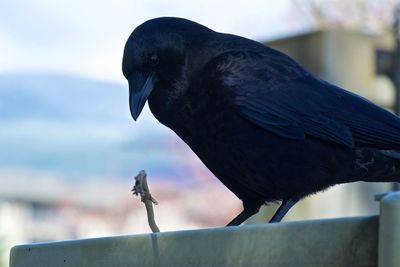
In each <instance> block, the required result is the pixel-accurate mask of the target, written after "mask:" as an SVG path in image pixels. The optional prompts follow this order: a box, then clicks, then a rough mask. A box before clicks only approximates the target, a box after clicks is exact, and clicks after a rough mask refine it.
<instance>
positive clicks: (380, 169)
mask: <svg viewBox="0 0 400 267" xmlns="http://www.w3.org/2000/svg"><path fill="white" fill-rule="evenodd" d="M122 70H123V74H124V76H125V77H126V79H127V80H128V82H129V104H130V111H131V114H132V117H133V118H134V119H135V120H136V119H137V118H138V116H139V114H140V112H141V110H142V108H143V106H144V104H145V102H146V100H148V102H149V107H150V109H151V111H152V113H153V114H154V116H155V117H156V118H157V119H158V120H159V121H160V122H161V123H162V124H164V125H166V126H167V127H169V128H171V129H172V130H173V131H174V132H175V133H176V134H177V135H178V136H179V137H180V138H182V140H183V141H185V142H186V143H187V144H188V145H189V146H190V148H191V149H192V150H193V151H194V152H195V153H196V154H197V156H198V157H199V158H200V159H201V160H202V162H203V163H204V164H205V165H206V166H207V167H208V168H209V169H210V170H211V171H212V172H213V173H214V174H215V176H216V177H218V179H220V180H221V182H222V183H223V184H224V185H225V186H227V187H228V188H229V189H230V190H231V191H232V192H233V193H234V194H235V195H236V196H237V197H238V198H240V199H241V200H242V201H243V207H244V210H243V212H241V213H240V214H239V215H238V216H237V217H236V218H234V219H233V220H232V221H231V222H230V223H229V224H228V225H239V224H241V223H242V222H244V221H245V220H246V219H247V218H249V217H250V216H252V215H253V214H255V213H257V212H258V210H259V208H260V206H261V205H263V204H265V203H268V202H275V201H281V202H282V203H281V205H280V207H279V209H278V211H277V212H276V213H275V215H274V216H273V217H272V219H271V220H270V222H279V221H280V220H281V219H282V217H283V216H284V215H285V214H286V213H287V211H288V210H289V209H290V208H291V207H292V206H293V205H294V204H295V203H296V202H297V201H299V200H300V199H302V198H304V197H306V196H307V195H309V194H312V193H315V192H317V191H320V190H323V189H326V188H328V187H329V186H332V185H335V184H341V183H348V182H355V181H367V182H372V181H373V182H394V181H400V179H399V177H400V153H399V152H398V151H397V150H400V119H399V118H398V117H396V116H395V115H393V114H391V113H390V112H388V111H386V110H384V109H382V108H380V107H378V106H376V105H375V104H373V103H371V102H369V101H368V100H365V99H364V98H362V97H360V96H357V95H355V94H352V93H350V92H348V91H345V90H343V89H341V88H339V87H337V86H335V85H332V84H330V83H328V82H326V81H323V80H321V79H319V78H318V77H316V76H315V75H313V74H312V73H310V72H308V71H307V70H305V69H304V68H303V67H302V66H300V65H299V64H298V63H297V62H296V61H294V60H293V59H291V58H290V57H289V56H287V55H285V54H284V53H281V52H279V51H276V50H274V49H271V48H269V47H266V46H264V45H263V44H261V43H258V42H255V41H252V40H249V39H246V38H243V37H240V36H235V35H231V34H224V33H219V32H215V31H213V30H211V29H209V28H207V27H205V26H202V25H200V24H198V23H195V22H192V21H189V20H186V19H181V18H172V17H163V18H156V19H152V20H149V21H146V22H145V23H143V24H141V25H140V26H138V27H137V28H136V29H135V30H134V31H133V33H132V34H131V35H130V37H129V39H128V41H127V42H126V45H125V50H124V56H123V64H122Z"/></svg>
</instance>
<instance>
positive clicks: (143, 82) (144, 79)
mask: <svg viewBox="0 0 400 267" xmlns="http://www.w3.org/2000/svg"><path fill="white" fill-rule="evenodd" d="M128 83H129V108H130V110H131V115H132V117H133V119H134V120H135V121H136V120H137V118H138V117H139V115H140V112H142V109H143V107H144V104H145V103H146V100H147V98H148V97H149V95H150V93H151V91H152V90H153V87H154V74H151V75H149V76H145V75H143V74H141V73H135V74H134V75H132V77H130V78H129V79H128Z"/></svg>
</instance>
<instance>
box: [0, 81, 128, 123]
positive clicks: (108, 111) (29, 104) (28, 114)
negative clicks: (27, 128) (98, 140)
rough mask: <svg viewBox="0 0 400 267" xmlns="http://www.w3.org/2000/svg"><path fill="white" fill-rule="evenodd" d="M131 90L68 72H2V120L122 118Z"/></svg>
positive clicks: (0, 99)
mask: <svg viewBox="0 0 400 267" xmlns="http://www.w3.org/2000/svg"><path fill="white" fill-rule="evenodd" d="M127 97H128V89H127V86H123V85H121V84H117V83H110V82H104V81H96V80H90V79H87V78H81V77H73V76H64V75H44V74H40V75H35V74H14V75H0V119H3V120H14V119H19V118H23V119H27V118H30V119H38V118H46V119H57V120H60V119H61V120H74V121H83V120H96V121H111V120H113V121H121V119H127V118H128V116H129V115H128V114H129V113H128V104H127V103H128V100H127Z"/></svg>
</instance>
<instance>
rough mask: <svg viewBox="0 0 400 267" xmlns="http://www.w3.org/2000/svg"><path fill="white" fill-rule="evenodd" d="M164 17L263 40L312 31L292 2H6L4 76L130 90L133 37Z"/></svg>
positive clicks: (1, 51)
mask: <svg viewBox="0 0 400 267" xmlns="http://www.w3.org/2000/svg"><path fill="white" fill-rule="evenodd" d="M159 16H178V17H185V18H188V19H192V20H195V21H197V22H199V23H202V24H204V25H206V26H208V27H210V28H212V29H214V30H217V31H223V32H230V33H234V34H239V35H243V36H246V37H249V38H255V39H258V40H265V39H271V38H277V37H278V36H282V35H288V34H291V33H293V32H296V31H301V30H304V29H306V28H307V27H310V26H309V25H307V19H304V15H303V17H302V15H301V14H300V12H297V9H296V7H295V6H294V5H293V1H290V0H280V1H272V0H267V1H266V0H264V1H263V0H255V1H244V0H239V1H226V0H224V1H215V0H194V1H177V0H146V1H144V0H143V1H137V0H136V1H132V0H115V1H105V0H85V1H77V0H57V1H54V0H37V1H32V0H16V1H2V2H1V4H0V73H8V72H25V71H29V72H58V73H60V72H61V73H69V74H78V75H80V76H89V77H92V78H96V79H105V80H112V81H118V82H124V80H123V77H122V75H121V71H120V65H121V58H122V50H123V46H124V43H125V41H126V39H127V37H128V36H129V34H130V33H131V32H132V30H133V29H134V28H135V27H136V26H137V25H139V24H140V23H142V22H144V21H145V20H147V19H150V18H154V17H159ZM301 17H302V19H301Z"/></svg>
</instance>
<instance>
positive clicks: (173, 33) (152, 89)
mask: <svg viewBox="0 0 400 267" xmlns="http://www.w3.org/2000/svg"><path fill="white" fill-rule="evenodd" d="M208 32H212V31H211V30H209V29H208V28H206V27H204V26H202V25H200V24H197V23H195V22H192V21H189V20H186V19H180V18H168V17H164V18H156V19H152V20H149V21H146V22H145V23H143V24H141V25H139V26H138V27H137V28H136V29H135V30H134V31H133V32H132V34H131V35H130V37H129V39H128V41H127V42H126V45H125V49H124V56H123V62H122V71H123V74H124V76H125V78H126V79H127V80H128V83H129V105H130V111H131V115H132V117H133V119H134V120H136V119H137V118H138V117H139V115H140V113H141V111H142V109H143V106H144V105H145V103H146V101H147V99H149V102H150V108H151V109H152V111H153V107H152V106H157V107H155V108H154V109H159V110H161V111H163V110H167V109H168V108H170V107H171V106H172V105H173V104H174V102H175V100H176V99H178V98H179V97H180V96H182V94H184V92H185V90H186V89H187V81H188V79H189V78H188V77H187V76H188V75H190V74H191V73H193V72H194V71H195V70H196V66H194V65H193V64H192V62H194V61H193V60H192V58H191V57H192V56H193V55H194V54H196V55H199V53H197V51H196V53H193V52H194V51H195V50H196V47H198V46H199V45H200V43H201V42H202V41H204V36H206V35H207V33H208ZM196 62H198V61H196ZM152 102H153V103H152ZM153 113H154V111H153Z"/></svg>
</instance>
